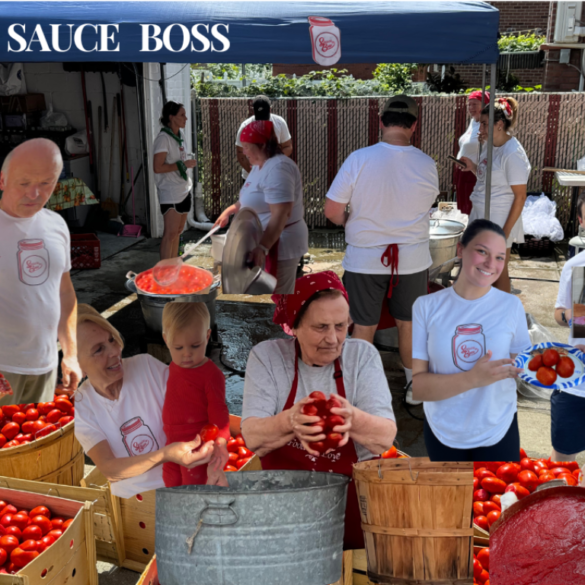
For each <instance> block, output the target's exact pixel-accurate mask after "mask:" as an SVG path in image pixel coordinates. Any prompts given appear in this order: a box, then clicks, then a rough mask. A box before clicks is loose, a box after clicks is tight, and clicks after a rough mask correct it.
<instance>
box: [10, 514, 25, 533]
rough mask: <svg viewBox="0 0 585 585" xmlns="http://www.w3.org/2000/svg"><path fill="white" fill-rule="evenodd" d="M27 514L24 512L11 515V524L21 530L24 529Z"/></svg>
mask: <svg viewBox="0 0 585 585" xmlns="http://www.w3.org/2000/svg"><path fill="white" fill-rule="evenodd" d="M28 520H29V518H28V516H27V515H26V514H22V513H20V512H19V513H18V514H15V515H14V516H12V525H13V526H18V528H20V529H21V530H24V529H25V528H26V527H27V526H28Z"/></svg>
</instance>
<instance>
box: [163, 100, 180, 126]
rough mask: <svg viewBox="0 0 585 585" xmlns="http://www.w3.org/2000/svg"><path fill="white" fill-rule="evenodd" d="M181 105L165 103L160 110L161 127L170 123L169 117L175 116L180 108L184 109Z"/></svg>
mask: <svg viewBox="0 0 585 585" xmlns="http://www.w3.org/2000/svg"><path fill="white" fill-rule="evenodd" d="M184 107H185V106H184V105H183V104H178V103H177V102H172V101H171V102H167V103H166V104H165V105H164V106H163V109H162V115H161V117H160V123H161V124H162V125H163V126H167V127H168V125H169V124H170V123H171V120H170V118H169V116H176V115H177V114H178V113H179V111H180V109H181V108H184Z"/></svg>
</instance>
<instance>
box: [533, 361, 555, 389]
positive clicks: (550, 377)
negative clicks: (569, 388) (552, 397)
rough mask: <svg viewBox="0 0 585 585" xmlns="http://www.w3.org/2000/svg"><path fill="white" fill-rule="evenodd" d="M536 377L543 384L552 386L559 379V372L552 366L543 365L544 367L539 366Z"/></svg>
mask: <svg viewBox="0 0 585 585" xmlns="http://www.w3.org/2000/svg"><path fill="white" fill-rule="evenodd" d="M536 379H537V380H538V381H539V382H540V383H541V384H542V385H543V386H552V385H553V384H554V383H555V382H556V381H557V373H556V372H555V371H554V370H553V369H552V368H548V367H545V366H543V367H542V368H538V372H536Z"/></svg>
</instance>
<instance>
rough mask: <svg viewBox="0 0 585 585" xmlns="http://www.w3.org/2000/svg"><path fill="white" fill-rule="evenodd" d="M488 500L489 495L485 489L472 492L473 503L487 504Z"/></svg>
mask: <svg viewBox="0 0 585 585" xmlns="http://www.w3.org/2000/svg"><path fill="white" fill-rule="evenodd" d="M489 499H490V495H489V493H488V492H487V491H486V490H485V489H483V488H482V489H479V490H475V491H474V492H473V501H474V502H487V501H488V500H489Z"/></svg>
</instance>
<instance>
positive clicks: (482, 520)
mask: <svg viewBox="0 0 585 585" xmlns="http://www.w3.org/2000/svg"><path fill="white" fill-rule="evenodd" d="M473 523H474V524H475V525H476V526H479V527H480V528H481V529H482V530H485V531H486V532H487V531H489V529H490V525H489V524H488V521H487V518H486V517H485V516H477V517H476V518H474V519H473Z"/></svg>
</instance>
